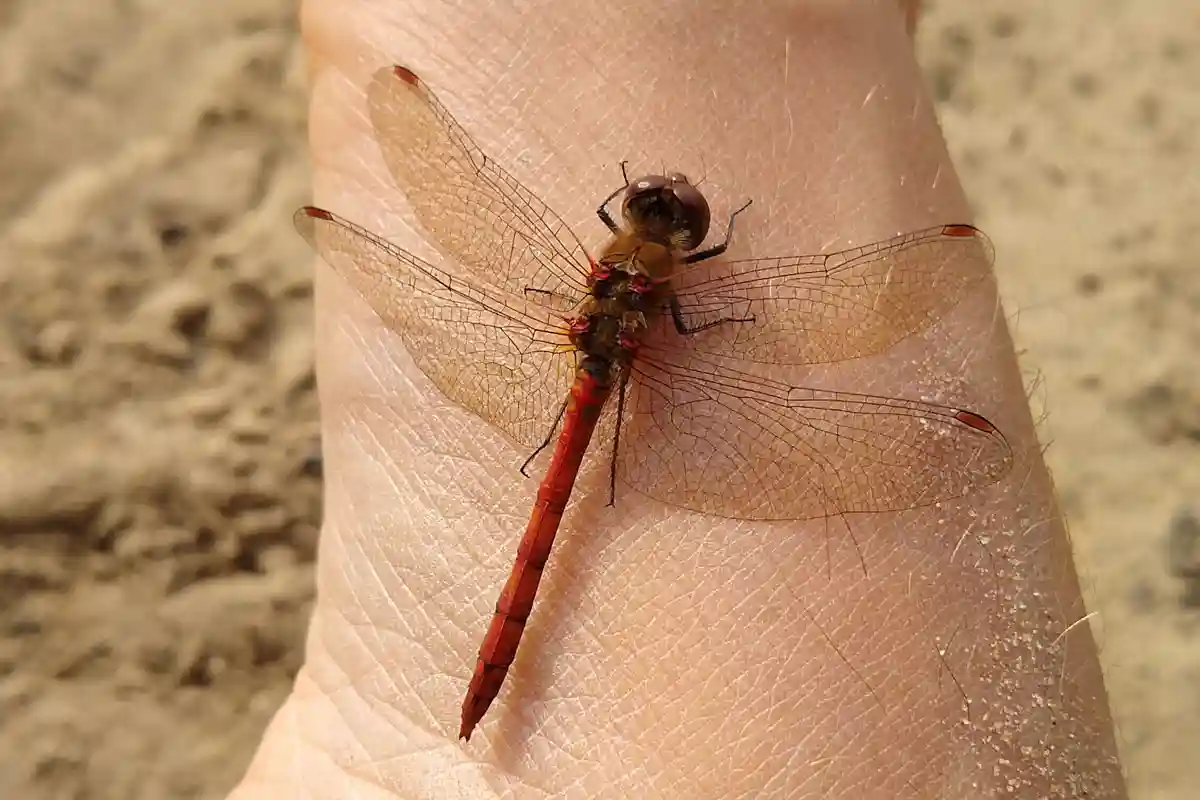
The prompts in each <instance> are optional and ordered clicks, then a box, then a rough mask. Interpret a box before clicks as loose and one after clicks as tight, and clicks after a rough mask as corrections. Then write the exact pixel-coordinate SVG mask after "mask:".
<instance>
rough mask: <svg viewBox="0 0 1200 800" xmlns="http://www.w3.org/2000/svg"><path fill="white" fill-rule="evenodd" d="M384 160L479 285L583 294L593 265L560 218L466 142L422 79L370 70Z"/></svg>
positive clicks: (371, 95) (395, 71) (436, 235)
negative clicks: (372, 75)
mask: <svg viewBox="0 0 1200 800" xmlns="http://www.w3.org/2000/svg"><path fill="white" fill-rule="evenodd" d="M368 103H369V107H370V112H371V122H372V123H373V125H374V127H375V132H376V135H377V138H378V140H379V146H380V148H381V149H382V151H383V158H384V161H385V162H386V163H387V165H388V168H389V169H390V170H391V173H392V176H393V177H394V178H395V180H396V183H397V184H398V185H399V187H400V189H401V190H402V191H403V192H404V194H405V196H406V197H407V199H408V201H409V203H410V204H411V205H412V208H413V210H414V212H415V213H416V215H417V218H418V219H419V220H420V222H421V225H422V226H424V227H425V229H426V230H428V231H429V233H430V235H431V236H432V237H433V239H434V241H435V242H436V243H437V244H439V245H440V247H441V249H442V251H443V252H444V253H445V254H446V255H448V256H450V257H451V258H452V259H456V260H457V261H458V262H459V263H461V264H462V265H463V266H464V267H465V268H466V270H467V274H468V275H470V276H471V277H472V279H473V280H475V281H476V282H478V283H480V284H481V285H485V284H486V285H491V286H497V287H499V288H501V289H504V290H506V291H508V292H511V293H513V294H520V293H522V292H524V291H525V290H526V289H536V290H539V291H541V292H546V293H549V294H550V295H553V296H561V297H568V298H576V297H579V296H582V295H583V294H586V293H587V276H588V274H589V272H590V261H589V260H588V256H587V252H586V251H585V250H584V248H583V245H581V244H580V242H579V240H578V239H577V238H576V237H575V234H574V233H573V232H572V231H571V229H570V228H568V227H567V225H566V223H564V222H563V221H562V220H561V219H560V218H559V217H558V215H557V214H555V213H554V212H553V211H552V210H551V209H550V208H549V207H548V206H547V205H546V204H545V203H543V202H542V201H541V200H539V199H538V198H537V197H536V196H535V195H534V194H533V193H532V192H530V191H529V190H528V189H526V188H525V187H524V186H522V185H521V184H520V183H518V182H517V181H516V179H514V178H513V177H512V176H511V175H509V174H508V173H507V172H506V171H504V170H503V169H501V168H500V167H499V166H498V165H497V164H496V162H494V161H492V160H491V159H490V158H488V157H487V156H486V155H484V153H483V151H482V150H480V149H479V147H478V146H476V144H475V143H474V141H472V140H471V137H470V136H468V135H467V133H466V131H464V130H463V128H462V126H460V125H459V124H458V123H457V122H456V121H455V120H454V117H452V116H451V115H450V112H449V111H447V110H446V108H445V107H444V106H443V105H442V104H441V103H440V102H439V101H438V99H437V98H436V97H435V96H434V95H433V93H432V92H431V91H430V90H429V88H428V87H427V86H426V85H425V83H424V82H423V81H421V79H420V78H418V77H417V76H416V75H415V74H413V73H412V72H411V71H409V70H408V69H405V68H404V67H389V68H387V69H382V70H380V71H379V72H377V73H376V75H375V78H374V80H373V81H372V83H371V86H370V89H369V90H368Z"/></svg>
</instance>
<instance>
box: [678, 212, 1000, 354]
mask: <svg viewBox="0 0 1200 800" xmlns="http://www.w3.org/2000/svg"><path fill="white" fill-rule="evenodd" d="M991 262H992V246H991V243H990V242H989V241H988V239H987V237H986V236H984V234H983V233H982V232H981V231H980V230H978V229H977V228H974V227H972V226H970V225H941V226H938V227H936V228H929V229H927V230H923V231H917V232H915V233H908V234H905V235H903V236H897V237H896V238H894V239H888V240H887V241H883V242H877V243H875V244H870V245H866V246H864V247H855V248H852V249H850V250H843V251H841V252H838V253H828V254H824V255H810V256H791V257H788V258H757V259H751V260H747V261H727V262H723V263H713V264H711V265H710V263H709V262H702V263H700V264H696V265H695V266H692V267H689V268H687V269H685V270H682V271H680V272H679V273H678V274H676V275H675V276H674V278H673V279H672V285H673V287H674V289H675V294H676V298H677V299H678V301H679V305H680V310H681V311H682V313H683V317H684V320H685V322H686V324H687V326H688V327H689V328H695V327H702V326H704V325H713V327H710V328H709V329H708V330H704V331H701V332H699V333H697V334H694V335H692V336H689V337H688V339H689V341H688V348H689V349H693V350H695V351H698V352H703V353H711V354H713V355H717V356H723V357H727V358H736V359H740V360H743V361H755V362H759V363H768V364H823V363H828V362H832V361H842V360H844V359H849V358H859V357H862V356H866V355H871V354H874V353H880V352H883V351H885V350H887V349H888V348H889V347H891V346H892V345H894V344H895V343H896V342H898V341H900V340H901V339H904V338H906V337H908V336H910V335H912V334H914V333H916V332H918V331H921V330H923V329H925V328H927V327H929V326H930V325H932V324H933V322H934V321H936V320H937V319H939V318H940V317H941V316H943V315H944V314H945V313H946V312H948V311H949V310H950V309H951V308H953V307H954V306H955V305H957V304H958V303H959V302H960V301H961V300H962V299H963V297H964V296H965V295H966V294H967V293H968V292H969V291H971V290H972V289H973V288H974V287H976V286H977V285H979V284H980V283H982V282H983V281H984V280H986V279H988V277H989V276H990V274H991V271H990V269H989V268H990V266H991ZM722 319H735V320H747V321H743V322H729V323H725V324H715V325H714V323H716V322H717V321H719V320H722Z"/></svg>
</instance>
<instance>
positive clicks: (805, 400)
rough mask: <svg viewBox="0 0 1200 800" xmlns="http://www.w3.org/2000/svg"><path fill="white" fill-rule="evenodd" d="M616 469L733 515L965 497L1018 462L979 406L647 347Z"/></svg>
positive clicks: (665, 495) (834, 510) (669, 498)
mask: <svg viewBox="0 0 1200 800" xmlns="http://www.w3.org/2000/svg"><path fill="white" fill-rule="evenodd" d="M620 442H621V444H620V452H619V454H618V467H617V468H618V474H619V475H620V477H621V479H622V481H623V482H624V483H626V484H628V485H629V486H630V487H632V488H633V489H636V490H637V491H639V492H642V493H644V494H646V495H649V496H650V497H653V498H655V499H657V500H660V501H662V502H664V503H669V504H671V505H676V506H681V507H684V508H689V509H692V510H695V511H700V512H703V513H707V514H717V515H720V516H725V517H733V518H737V519H759V520H785V519H811V518H816V517H825V516H832V515H837V514H846V513H856V512H874V511H898V510H901V509H907V508H914V507H918V506H923V505H929V504H931V503H935V502H938V501H939V500H946V499H949V498H952V497H961V496H963V495H966V494H968V493H970V492H972V491H974V490H976V489H980V488H982V487H984V486H988V485H990V484H992V483H994V482H995V481H997V480H999V479H1000V478H1001V477H1003V476H1004V475H1005V474H1006V473H1007V472H1008V471H1009V469H1011V467H1012V451H1011V449H1010V448H1009V445H1008V442H1007V441H1006V440H1005V438H1004V436H1003V435H1002V434H1001V433H1000V431H998V430H997V429H996V428H995V427H994V426H993V425H992V424H991V423H990V422H988V421H987V420H986V419H984V418H983V417H982V416H980V415H978V414H975V413H973V412H970V411H965V410H962V409H956V408H950V407H947V406H939V405H934V404H930V403H923V402H919V401H916V400H902V399H898V398H889V397H878V396H873V395H867V394H855V393H850V392H834V391H825V390H820V389H810V388H806V387H803V386H791V385H788V384H786V383H782V382H780V381H776V380H772V379H769V378H766V377H762V376H758V375H752V374H749V373H745V372H740V371H737V370H734V369H731V368H729V367H728V366H725V365H723V364H721V363H718V362H716V361H712V360H709V359H706V358H704V357H701V356H696V355H691V356H687V357H686V358H685V357H684V354H682V353H678V352H671V351H664V350H658V349H654V348H643V349H642V350H641V351H640V352H639V357H638V359H637V360H636V361H635V362H634V366H633V375H632V376H631V380H630V383H629V387H628V389H627V400H626V405H625V411H624V418H623V423H622V431H621V439H620Z"/></svg>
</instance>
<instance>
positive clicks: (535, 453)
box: [521, 289, 570, 478]
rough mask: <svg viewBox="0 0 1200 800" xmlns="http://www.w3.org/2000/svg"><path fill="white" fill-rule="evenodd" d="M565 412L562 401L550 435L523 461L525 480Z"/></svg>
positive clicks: (547, 444) (556, 429) (565, 408)
mask: <svg viewBox="0 0 1200 800" xmlns="http://www.w3.org/2000/svg"><path fill="white" fill-rule="evenodd" d="M525 291H527V292H528V291H533V290H530V289H526V290H525ZM569 397H570V395H568V398H569ZM566 412H567V401H566V400H563V402H562V405H561V406H559V407H558V414H557V415H556V416H555V417H554V424H553V425H551V426H550V433H548V434H546V439H545V441H543V442H542V443H541V444H539V445H538V447H537V450H534V451H533V452H532V453H530V454H529V458H527V459H525V463H524V464H522V465H521V474H522V475H524V476H525V477H526V478H528V477H529V473H528V472H526V471H525V470H526V469H528V468H529V465H530V464H532V463H533V460H534V459H535V458H537V457H538V453H540V452H542V451H543V450H545V449H546V448H547V447H549V446H550V443H551V442H553V441H554V434H555V433H557V432H558V426H559V424H560V423H561V422H562V418H563V414H565V413H566Z"/></svg>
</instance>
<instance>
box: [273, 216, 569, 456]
mask: <svg viewBox="0 0 1200 800" xmlns="http://www.w3.org/2000/svg"><path fill="white" fill-rule="evenodd" d="M295 222H296V229H297V230H299V231H300V233H301V234H302V235H303V236H304V238H305V239H307V240H308V242H309V244H311V245H312V246H313V248H314V249H315V250H316V251H317V252H318V253H319V254H320V255H321V257H322V258H324V259H325V260H326V261H327V262H329V264H330V265H331V266H332V267H333V268H334V269H335V270H337V272H338V273H339V274H340V275H341V276H342V277H343V278H344V279H345V280H346V281H347V282H349V283H350V285H351V286H353V287H354V289H355V290H357V291H358V292H359V293H360V294H361V295H362V296H363V298H365V299H366V301H367V302H368V303H369V304H370V306H371V308H373V309H374V310H375V313H376V314H378V315H379V317H380V318H381V319H382V320H383V321H384V322H385V323H386V324H387V325H388V326H389V327H390V328H392V329H393V330H395V331H396V332H397V333H398V334H400V336H401V337H402V338H403V340H404V344H405V346H406V347H407V348H408V350H409V353H410V354H411V355H412V357H413V359H414V360H415V361H416V363H417V366H419V367H420V368H421V370H422V371H423V372H424V373H425V374H426V375H427V376H429V379H430V380H431V381H433V383H434V384H435V385H436V386H437V387H438V388H439V389H441V390H442V391H443V392H444V393H445V394H446V396H447V397H449V398H450V399H451V400H454V401H455V402H457V403H460V404H462V405H464V406H466V407H467V408H469V409H470V410H471V411H474V412H475V413H476V414H478V415H479V416H481V417H483V419H485V420H487V421H488V422H490V423H492V424H493V425H496V426H497V427H499V428H500V429H502V430H503V431H505V432H506V433H508V434H509V435H510V436H512V437H513V438H514V439H515V440H516V441H517V442H519V443H521V444H522V445H525V446H527V447H533V446H536V445H538V444H540V443H541V441H542V439H543V438H545V435H546V432H547V431H549V430H550V426H551V425H552V424H553V423H554V420H555V418H556V417H557V414H558V409H559V408H560V407H561V406H562V403H563V400H564V399H565V398H566V393H567V390H568V389H569V388H570V385H571V381H572V380H573V379H574V377H575V369H576V357H575V351H574V350H573V348H571V345H570V342H569V341H568V339H567V336H566V330H565V326H564V325H563V322H562V318H561V317H560V316H559V315H558V312H557V310H555V309H553V308H549V307H546V306H543V305H541V304H539V302H538V298H539V295H536V294H533V295H528V296H525V295H509V294H507V293H505V292H501V291H498V290H495V289H491V288H481V287H479V286H476V285H474V284H473V283H471V282H469V281H466V280H463V279H462V278H459V277H457V276H453V275H450V274H449V273H447V272H445V271H444V270H440V269H438V268H436V267H434V266H432V265H431V264H429V263H427V262H425V261H422V260H421V259H419V258H417V257H416V256H414V255H412V254H411V253H408V252H406V251H404V250H401V249H400V248H399V247H396V246H395V245H393V244H390V243H388V242H386V241H384V240H383V239H381V238H379V237H378V236H376V235H375V234H373V233H370V232H369V231H367V230H365V229H363V228H361V227H359V226H358V225H355V224H354V223H352V222H349V221H347V220H345V219H343V218H341V217H339V216H337V215H335V214H333V213H331V212H329V211H325V210H324V209H320V208H313V207H312V206H305V207H304V208H301V209H300V210H299V211H297V212H296V216H295Z"/></svg>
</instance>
